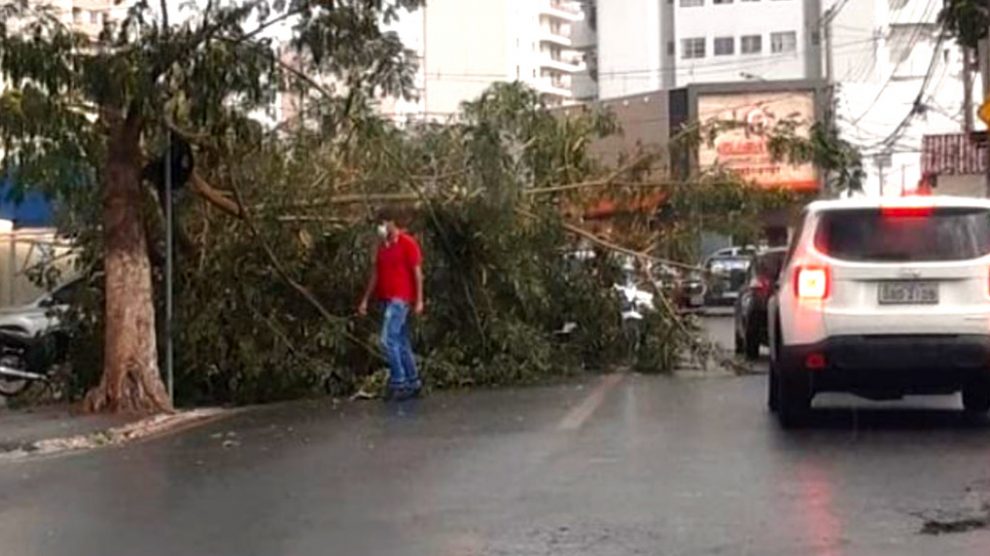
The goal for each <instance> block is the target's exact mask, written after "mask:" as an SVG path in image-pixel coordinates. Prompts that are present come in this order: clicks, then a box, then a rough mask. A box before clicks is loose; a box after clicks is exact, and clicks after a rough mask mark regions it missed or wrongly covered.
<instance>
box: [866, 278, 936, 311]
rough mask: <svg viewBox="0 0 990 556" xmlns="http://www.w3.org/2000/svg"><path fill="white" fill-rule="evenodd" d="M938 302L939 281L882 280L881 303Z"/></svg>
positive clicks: (927, 303)
mask: <svg viewBox="0 0 990 556" xmlns="http://www.w3.org/2000/svg"><path fill="white" fill-rule="evenodd" d="M937 303H938V283H937V282H882V283H881V284H880V304H881V305H935V304H937Z"/></svg>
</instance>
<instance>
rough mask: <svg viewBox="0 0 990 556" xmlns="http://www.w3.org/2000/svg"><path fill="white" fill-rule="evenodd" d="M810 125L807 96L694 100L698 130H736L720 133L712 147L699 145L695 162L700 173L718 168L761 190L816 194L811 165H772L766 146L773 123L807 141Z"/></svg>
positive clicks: (762, 94)
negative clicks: (792, 126)
mask: <svg viewBox="0 0 990 556" xmlns="http://www.w3.org/2000/svg"><path fill="white" fill-rule="evenodd" d="M814 119H815V94H814V92H812V91H780V92H753V93H717V94H700V95H698V121H699V122H701V125H702V129H704V128H705V126H706V124H712V123H714V122H734V123H736V124H738V125H735V126H730V127H729V128H728V129H722V130H720V131H719V132H718V133H717V134H716V136H715V138H714V142H709V141H702V143H701V145H700V146H699V147H698V162H699V164H700V165H701V168H707V167H710V166H713V165H716V164H718V165H721V166H722V167H724V168H726V169H728V170H732V171H734V172H736V173H738V174H739V175H741V176H742V177H744V178H746V179H748V180H750V181H753V182H755V183H756V184H757V185H759V186H761V187H765V188H783V189H791V190H799V191H813V190H817V189H818V187H819V181H818V172H817V171H816V170H815V167H814V166H813V165H812V164H801V165H793V164H788V163H786V162H775V161H774V160H773V159H772V158H771V156H770V150H769V148H768V146H767V142H768V137H767V134H768V133H769V132H770V131H771V130H773V128H774V127H775V126H776V125H777V123H778V122H780V121H784V120H791V121H794V122H798V123H799V125H798V127H797V130H796V131H797V133H798V134H799V135H803V136H805V137H807V135H808V132H809V129H810V127H811V125H812V123H813V122H814Z"/></svg>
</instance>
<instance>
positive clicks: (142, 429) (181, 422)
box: [0, 408, 239, 463]
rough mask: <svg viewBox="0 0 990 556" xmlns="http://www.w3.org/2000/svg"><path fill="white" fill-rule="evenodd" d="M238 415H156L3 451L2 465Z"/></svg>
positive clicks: (121, 442)
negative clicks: (87, 432) (117, 425)
mask: <svg viewBox="0 0 990 556" xmlns="http://www.w3.org/2000/svg"><path fill="white" fill-rule="evenodd" d="M238 412H239V410H233V409H221V408H204V409H194V410H190V411H182V412H178V413H171V414H167V415H155V416H152V417H147V418H145V419H141V420H139V421H135V422H133V423H128V424H126V425H121V426H119V427H113V428H109V429H106V430H102V431H97V432H93V433H89V434H81V435H76V436H67V437H62V438H46V439H44V440H37V441H34V442H29V443H25V444H22V445H20V446H16V447H14V448H12V449H10V450H7V451H0V463H3V462H9V461H18V460H23V459H27V458H34V457H42V456H54V455H61V454H67V453H73V452H81V451H86V450H95V449H97V448H108V447H112V446H122V445H125V444H129V443H131V442H137V441H141V440H148V439H151V438H155V437H158V436H162V435H165V434H168V433H173V432H179V431H182V430H186V429H190V428H193V427H196V426H199V425H204V424H206V423H209V422H213V421H216V420H219V419H222V418H224V417H227V416H231V415H234V414H235V413H238Z"/></svg>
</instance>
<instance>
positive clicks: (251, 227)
mask: <svg viewBox="0 0 990 556" xmlns="http://www.w3.org/2000/svg"><path fill="white" fill-rule="evenodd" d="M231 187H232V188H233V191H234V199H235V201H234V202H235V205H236V207H237V211H238V213H239V214H241V215H242V218H241V220H242V221H243V222H244V225H245V226H247V228H248V231H249V232H250V233H251V236H252V237H254V239H255V241H256V242H257V243H258V244H259V245H260V246H261V248H262V250H264V252H265V255H267V256H268V260H269V261H270V262H271V264H272V267H274V268H275V272H276V273H277V274H278V275H279V276H281V277H282V279H283V280H285V282H286V283H287V284H288V285H289V286H290V287H291V288H292V289H294V290H296V292H297V293H298V294H299V295H301V296H302V297H303V298H304V299H305V300H306V301H307V302H309V304H310V305H312V306H313V308H315V309H316V310H317V312H319V313H320V315H321V316H322V317H323V319H324V320H326V321H327V322H330V323H334V324H336V323H340V322H344V323H346V322H347V320H348V319H347V318H345V317H339V316H337V315H334V314H333V313H331V312H330V311H329V310H327V308H326V307H324V306H323V303H321V302H320V300H319V299H317V297H316V296H315V295H313V292H311V291H309V288H307V287H306V286H304V285H302V284H300V283H299V282H297V281H296V279H295V278H293V277H292V275H291V274H289V271H288V270H287V269H286V268H285V265H283V264H282V261H281V259H279V258H278V255H276V254H275V251H273V250H272V248H271V246H270V245H268V242H267V241H266V240H265V238H264V237H263V236H262V235H261V232H260V231H259V230H258V227H257V225H256V224H255V223H254V219H253V218H252V217H251V214H250V213H249V212H248V210H247V208H246V206H245V205H244V198H243V197H242V196H241V191H240V189H238V187H237V185H236V184H231ZM343 334H344V336H346V337H347V338H348V339H350V340H351V341H352V342H354V343H355V344H357V345H359V346H361V347H363V348H365V349H366V350H367V351H368V353H370V354H371V355H373V356H375V357H377V358H379V359H381V360H384V359H385V357H384V356H383V355H382V353H381V352H380V351H379V350H377V349H375V348H374V347H372V346H370V345H368V344H367V343H366V342H365V341H364V340H362V339H361V338H358V337H357V336H355V335H354V334H352V333H351V332H349V331H347V330H346V329H345V330H344V332H343Z"/></svg>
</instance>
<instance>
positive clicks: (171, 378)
mask: <svg viewBox="0 0 990 556" xmlns="http://www.w3.org/2000/svg"><path fill="white" fill-rule="evenodd" d="M164 200H165V385H166V387H167V388H168V399H169V402H171V403H173V404H174V403H175V374H174V367H175V359H174V345H173V342H172V319H173V312H174V306H173V298H172V293H173V292H172V289H173V284H172V274H173V265H174V263H175V261H174V258H173V248H172V244H173V237H172V220H173V215H172V132H171V130H168V129H166V133H165V199H164Z"/></svg>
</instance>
